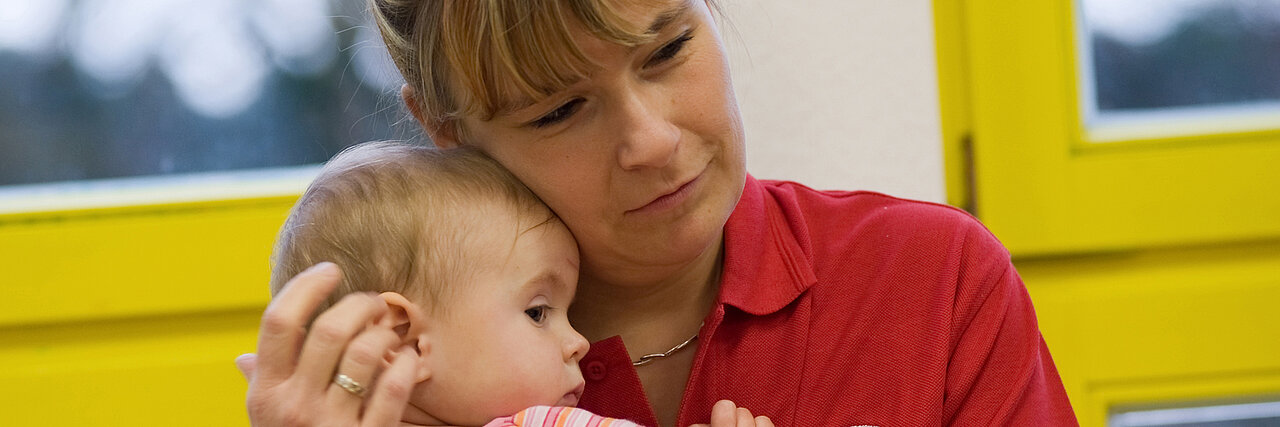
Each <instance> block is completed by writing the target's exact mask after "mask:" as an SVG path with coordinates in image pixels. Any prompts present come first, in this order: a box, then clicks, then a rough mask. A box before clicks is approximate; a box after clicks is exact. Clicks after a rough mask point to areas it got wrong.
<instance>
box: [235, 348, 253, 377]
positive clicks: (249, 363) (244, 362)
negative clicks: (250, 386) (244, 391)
mask: <svg viewBox="0 0 1280 427" xmlns="http://www.w3.org/2000/svg"><path fill="white" fill-rule="evenodd" d="M257 365H258V355H256V354H253V353H245V354H241V355H240V356H237V357H236V369H239V370H240V375H241V376H244V380H245V381H253V370H254V368H257Z"/></svg>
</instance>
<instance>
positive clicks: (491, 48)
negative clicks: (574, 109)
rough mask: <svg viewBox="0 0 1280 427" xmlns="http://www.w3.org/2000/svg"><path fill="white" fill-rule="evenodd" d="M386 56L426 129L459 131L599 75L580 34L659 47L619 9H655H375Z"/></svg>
mask: <svg viewBox="0 0 1280 427" xmlns="http://www.w3.org/2000/svg"><path fill="white" fill-rule="evenodd" d="M370 2H371V3H372V7H371V8H370V9H371V12H372V14H373V16H374V18H375V20H376V21H377V23H378V29H379V30H380V31H381V32H382V38H383V40H384V41H385V42H386V45H387V50H388V51H389V52H390V54H391V59H392V60H394V61H395V64H396V67H398V68H399V69H400V73H401V74H403V75H404V78H405V82H406V83H407V84H408V85H409V86H410V87H411V88H412V89H413V91H414V93H415V95H416V102H417V105H416V106H415V107H416V108H417V109H418V110H419V111H420V112H421V114H422V115H423V118H424V119H425V120H429V121H432V122H433V123H437V124H444V125H450V126H453V125H454V123H455V121H456V119H459V118H461V117H462V116H465V115H477V116H479V117H482V118H484V119H488V118H492V117H493V115H494V114H496V113H498V112H500V111H503V110H506V109H509V108H512V107H515V106H514V105H510V103H511V102H513V100H514V99H515V98H516V97H517V96H520V95H523V96H524V97H527V98H529V99H532V100H534V101H537V100H540V99H542V98H545V97H546V96H549V95H550V94H552V93H554V92H555V91H558V90H560V89H563V88H564V87H566V86H568V85H569V84H571V83H572V82H574V81H575V80H577V79H579V78H582V77H584V76H586V74H587V73H588V72H589V71H590V68H591V67H592V66H593V64H591V62H590V61H589V60H588V59H587V57H586V55H585V54H583V52H582V49H581V48H580V47H579V46H578V45H577V44H576V43H575V42H574V40H573V34H574V31H586V32H588V33H589V34H591V35H594V36H595V37H597V38H600V39H601V40H605V41H608V42H613V43H617V44H621V45H625V46H635V45H638V44H641V43H644V42H647V41H649V40H652V39H653V37H654V36H653V35H652V34H649V33H647V31H648V28H646V27H645V23H635V22H630V21H628V20H627V19H625V18H624V17H623V16H622V15H621V11H620V7H622V6H627V7H632V6H634V5H645V4H648V3H659V2H658V1H656V0H646V2H639V1H619V0H370Z"/></svg>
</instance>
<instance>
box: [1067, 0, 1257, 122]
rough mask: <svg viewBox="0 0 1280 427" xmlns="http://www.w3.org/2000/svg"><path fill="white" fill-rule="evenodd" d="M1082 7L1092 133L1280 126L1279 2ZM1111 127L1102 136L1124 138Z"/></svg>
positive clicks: (1208, 0)
mask: <svg viewBox="0 0 1280 427" xmlns="http://www.w3.org/2000/svg"><path fill="white" fill-rule="evenodd" d="M1080 10H1081V13H1080V16H1081V18H1082V19H1081V20H1080V21H1081V24H1082V25H1081V28H1082V31H1081V33H1082V36H1083V40H1082V42H1081V43H1079V45H1080V46H1081V47H1082V49H1081V52H1082V55H1083V57H1082V60H1081V61H1080V62H1081V68H1082V69H1081V74H1082V77H1083V78H1082V79H1081V81H1082V83H1083V84H1082V85H1081V90H1082V98H1083V99H1082V101H1083V102H1082V103H1081V104H1082V106H1083V109H1084V115H1085V119H1086V120H1085V121H1086V126H1087V127H1089V128H1090V130H1091V131H1102V133H1103V134H1106V133H1107V132H1106V131H1107V130H1108V129H1106V128H1107V127H1112V128H1113V129H1111V130H1113V131H1114V130H1119V129H1115V128H1117V127H1118V128H1125V127H1129V128H1132V129H1131V130H1134V131H1137V133H1138V135H1129V136H1156V137H1161V136H1174V135H1181V134H1196V133H1214V132H1230V131H1241V130H1256V129H1268V128H1277V127H1280V78H1277V76H1280V0H1082V1H1081V7H1080ZM1112 133H1114V135H1112V136H1113V137H1114V138H1102V139H1124V137H1125V136H1126V135H1125V132H1119V133H1115V132H1112ZM1142 134H1151V135H1142ZM1162 134H1163V135H1162ZM1095 136H1097V135H1095ZM1095 139H1097V138H1095Z"/></svg>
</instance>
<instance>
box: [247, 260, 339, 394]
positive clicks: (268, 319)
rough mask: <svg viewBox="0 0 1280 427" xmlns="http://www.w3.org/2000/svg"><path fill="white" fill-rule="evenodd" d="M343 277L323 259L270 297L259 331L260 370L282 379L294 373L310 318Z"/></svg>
mask: <svg viewBox="0 0 1280 427" xmlns="http://www.w3.org/2000/svg"><path fill="white" fill-rule="evenodd" d="M340 277H341V273H340V272H339V271H338V266H336V265H333V263H328V262H322V263H320V264H316V265H315V266H312V267H311V268H308V269H307V270H306V271H303V272H301V273H298V275H297V276H294V278H293V279H291V280H289V283H286V284H285V285H284V289H281V290H280V293H279V294H276V296H275V298H272V299H271V304H270V305H268V306H267V310H266V311H265V312H263V313H262V330H261V332H259V334H258V358H259V359H261V361H260V362H259V363H258V364H257V370H258V371H259V372H257V373H259V374H261V376H262V377H263V378H264V379H269V380H281V381H282V380H283V379H285V378H288V377H289V376H290V375H293V368H294V366H295V364H296V363H297V362H298V349H299V348H300V345H301V344H302V340H303V337H304V336H306V332H307V329H306V324H307V320H308V319H310V318H311V313H313V312H315V310H316V307H318V306H319V305H320V302H321V301H324V299H325V297H328V296H329V294H330V293H332V292H333V289H334V288H335V287H336V286H338V280H339V278H340Z"/></svg>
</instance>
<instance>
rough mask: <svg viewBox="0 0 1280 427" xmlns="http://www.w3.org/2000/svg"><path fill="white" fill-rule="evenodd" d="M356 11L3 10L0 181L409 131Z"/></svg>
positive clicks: (171, 1) (254, 156) (288, 155)
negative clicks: (399, 125)
mask: <svg viewBox="0 0 1280 427" xmlns="http://www.w3.org/2000/svg"><path fill="white" fill-rule="evenodd" d="M364 7H365V2H364V1H363V0H333V1H331V0H204V1H192V0H162V1H153V0H78V1H73V0H39V1H3V2H0V153H4V154H2V155H0V186H12V185H18V184H36V183H51V182H66V181H74V180H98V179H104V178H121V177H138V176H157V175H173V174H187V173H193V172H209V171H239V170H247V169H260V168H277V167H287V166H296V165H305V164H314V163H317V162H321V161H324V160H326V159H327V158H329V157H330V156H332V155H333V154H335V153H336V152H338V151H339V150H341V149H342V148H343V147H346V146H349V145H351V144H353V143H357V142H362V141H366V140H373V139H388V138H394V137H405V135H404V134H405V133H406V131H404V130H399V131H397V130H395V129H396V127H395V126H393V125H394V124H395V123H396V122H397V121H399V120H400V116H401V111H402V110H401V109H400V107H399V98H398V94H399V92H398V90H397V89H398V88H399V86H400V81H399V80H398V79H399V77H398V75H397V73H396V72H395V69H394V67H393V66H392V65H391V64H390V60H389V59H388V58H386V57H385V55H386V53H385V50H384V49H382V48H381V39H380V38H379V36H378V35H377V30H376V28H375V27H374V26H373V25H372V24H371V23H369V22H367V20H368V18H367V16H366V15H367V14H366V13H365V12H364ZM10 188H12V187H10Z"/></svg>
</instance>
